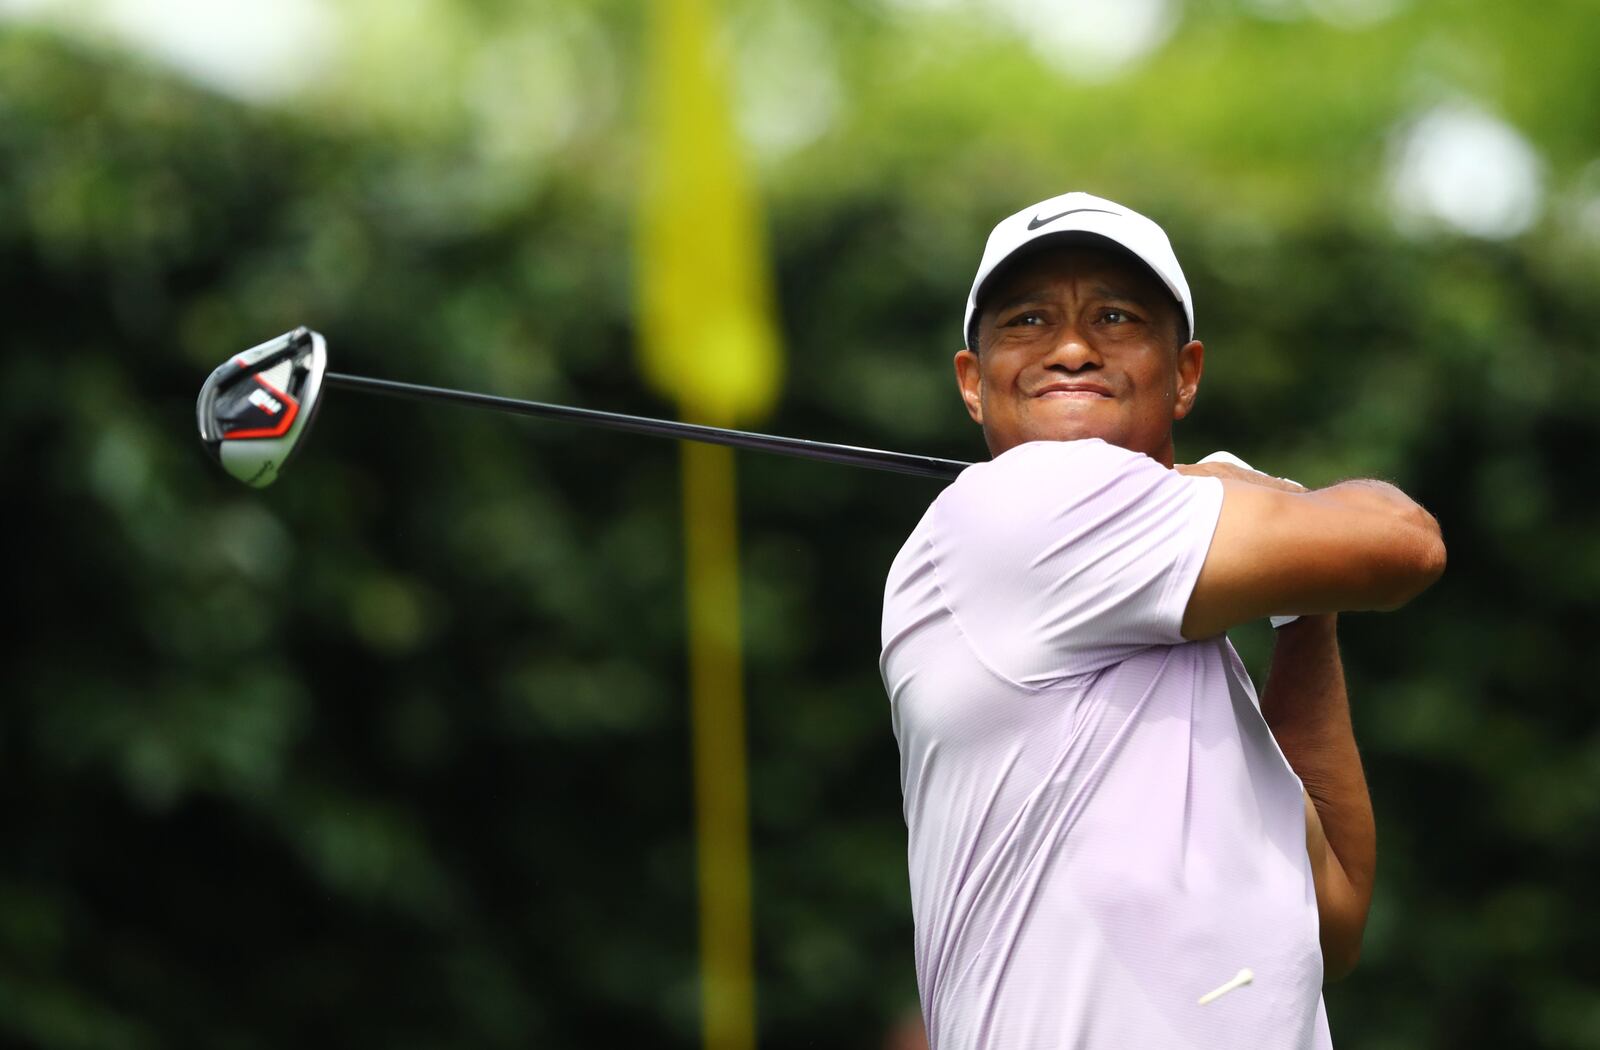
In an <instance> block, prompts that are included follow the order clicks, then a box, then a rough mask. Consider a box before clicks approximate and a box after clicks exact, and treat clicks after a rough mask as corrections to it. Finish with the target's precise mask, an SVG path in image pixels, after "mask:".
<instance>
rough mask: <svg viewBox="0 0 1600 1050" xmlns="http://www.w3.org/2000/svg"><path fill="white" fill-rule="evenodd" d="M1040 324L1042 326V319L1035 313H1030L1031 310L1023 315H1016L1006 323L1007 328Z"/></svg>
mask: <svg viewBox="0 0 1600 1050" xmlns="http://www.w3.org/2000/svg"><path fill="white" fill-rule="evenodd" d="M1041 324H1044V317H1043V316H1041V315H1040V314H1036V313H1034V312H1032V311H1031V310H1030V311H1029V312H1028V313H1025V314H1018V315H1017V316H1015V317H1013V318H1012V319H1011V320H1009V321H1007V322H1006V325H1007V327H1015V326H1021V325H1041Z"/></svg>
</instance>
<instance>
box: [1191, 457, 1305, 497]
mask: <svg viewBox="0 0 1600 1050" xmlns="http://www.w3.org/2000/svg"><path fill="white" fill-rule="evenodd" d="M1172 469H1173V470H1176V471H1177V472H1178V473H1179V474H1186V475H1188V476H1189V477H1193V478H1221V479H1223V480H1224V481H1242V482H1244V483H1245V484H1247V485H1260V486H1261V487H1262V488H1267V489H1277V490H1278V491H1280V492H1305V491H1306V487H1305V486H1304V485H1300V484H1297V483H1295V482H1293V481H1290V480H1289V479H1288V478H1275V477H1273V476H1272V475H1271V474H1263V473H1261V472H1260V471H1259V470H1251V469H1249V468H1248V467H1241V466H1238V465H1237V464H1234V463H1229V462H1227V461H1226V460H1211V461H1210V462H1206V463H1179V464H1178V465H1177V466H1175V467H1173V468H1172Z"/></svg>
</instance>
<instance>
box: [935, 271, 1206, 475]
mask: <svg viewBox="0 0 1600 1050" xmlns="http://www.w3.org/2000/svg"><path fill="white" fill-rule="evenodd" d="M1187 328H1188V323H1187V321H1186V320H1185V319H1184V317H1183V309H1182V307H1180V306H1179V305H1178V302H1177V300H1176V299H1174V298H1173V297H1172V295H1171V294H1170V293H1169V292H1168V291H1167V289H1166V288H1165V287H1164V286H1163V285H1162V284H1161V283H1160V281H1159V280H1158V279H1157V278H1156V276H1155V275H1154V274H1152V273H1151V272H1150V271H1149V270H1147V269H1146V268H1145V267H1144V266H1142V265H1140V264H1139V263H1138V262H1136V261H1135V260H1133V259H1130V258H1128V257H1127V256H1125V255H1123V254H1121V253H1119V252H1115V251H1111V250H1108V249H1102V248H1095V247H1086V246H1076V245H1075V246H1071V247H1059V248H1055V249H1048V248H1047V249H1045V250H1042V251H1040V252H1038V253H1037V254H1035V255H1033V256H1031V257H1027V258H1024V259H1023V260H1021V261H1019V262H1017V263H1016V264H1014V265H1012V266H1010V267H1009V268H1008V269H1007V270H1005V271H1003V272H1002V273H1001V274H999V275H997V279H996V280H995V281H993V282H991V283H990V285H989V287H988V288H987V289H986V290H985V292H984V301H983V308H982V311H981V312H980V313H979V315H978V347H977V350H978V352H977V353H974V352H973V351H972V350H971V349H963V350H962V351H961V352H960V353H958V354H956V379H957V381H958V382H959V383H960V385H961V397H962V400H963V401H965V402H966V406H967V412H968V414H970V415H971V416H972V418H973V421H974V422H976V423H978V424H980V425H981V426H982V427H983V436H984V440H985V441H986V442H987V443H988V445H989V452H990V454H991V455H994V456H998V455H999V454H1000V453H1002V452H1004V451H1006V450H1007V449H1009V448H1012V447H1013V446H1016V445H1020V444H1023V443H1024V442H1028V441H1072V440H1076V439H1078V438H1089V437H1098V438H1103V439H1104V440H1105V441H1106V442H1107V443H1109V444H1112V445H1119V446H1121V447H1122V448H1126V449H1131V450H1132V451H1135V452H1143V453H1145V454H1147V455H1149V456H1151V457H1153V458H1154V459H1157V460H1159V461H1160V462H1162V463H1165V464H1166V465H1167V466H1171V465H1172V424H1173V422H1174V421H1176V420H1179V419H1182V418H1183V417H1184V416H1186V415H1188V414H1189V410H1190V408H1192V407H1193V405H1194V398H1195V394H1196V393H1197V392H1198V391H1199V387H1200V372H1201V369H1202V366H1203V363H1204V359H1205V348H1204V347H1202V346H1201V345H1200V343H1199V342H1196V341H1192V340H1191V341H1190V342H1188V343H1184V344H1182V345H1181V346H1180V345H1179V344H1180V342H1181V340H1182V334H1183V333H1184V332H1186V331H1187Z"/></svg>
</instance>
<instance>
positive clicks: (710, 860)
mask: <svg viewBox="0 0 1600 1050" xmlns="http://www.w3.org/2000/svg"><path fill="white" fill-rule="evenodd" d="M682 449H683V511H684V514H683V519H684V520H683V528H684V555H685V569H686V575H687V578H688V590H689V682H690V704H691V714H692V718H691V723H692V726H693V728H692V733H693V747H694V796H695V823H696V832H697V834H696V839H697V860H698V868H699V884H700V885H699V890H700V1008H701V1017H702V1023H703V1026H704V1028H703V1030H704V1034H705V1046H706V1048H707V1050H750V1048H752V1047H754V1046H755V1042H756V1031H755V982H754V979H753V977H752V974H751V971H752V968H753V966H752V959H751V934H750V846H749V817H748V812H749V807H748V801H747V792H746V787H745V729H744V696H743V668H742V666H741V660H740V638H739V554H738V549H739V540H738V524H737V522H738V514H737V510H736V505H735V504H736V499H735V484H734V460H733V450H732V449H727V448H718V447H716V446H712V445H699V444H694V443H691V442H684V443H683V444H682Z"/></svg>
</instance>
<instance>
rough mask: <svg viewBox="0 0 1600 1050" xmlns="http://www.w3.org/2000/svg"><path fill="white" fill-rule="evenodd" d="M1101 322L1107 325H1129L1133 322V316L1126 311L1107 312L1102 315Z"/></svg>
mask: <svg viewBox="0 0 1600 1050" xmlns="http://www.w3.org/2000/svg"><path fill="white" fill-rule="evenodd" d="M1100 320H1102V321H1104V322H1106V323H1107V324H1127V323H1128V322H1129V321H1131V320H1133V315H1132V314H1130V313H1128V311H1126V310H1107V311H1105V312H1104V313H1102V314H1101V315H1100Z"/></svg>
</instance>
